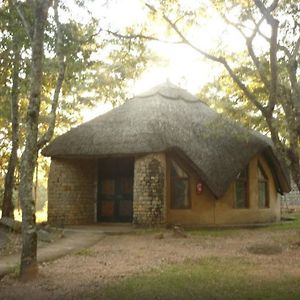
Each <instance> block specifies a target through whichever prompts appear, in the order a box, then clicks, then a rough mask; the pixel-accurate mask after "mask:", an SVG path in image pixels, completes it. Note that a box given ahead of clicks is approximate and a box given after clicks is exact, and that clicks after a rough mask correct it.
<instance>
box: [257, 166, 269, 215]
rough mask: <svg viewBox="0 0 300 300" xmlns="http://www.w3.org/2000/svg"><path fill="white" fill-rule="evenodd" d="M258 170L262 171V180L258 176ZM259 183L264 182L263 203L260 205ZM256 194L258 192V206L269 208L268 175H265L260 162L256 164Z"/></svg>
mask: <svg viewBox="0 0 300 300" xmlns="http://www.w3.org/2000/svg"><path fill="white" fill-rule="evenodd" d="M259 172H261V173H262V175H263V177H264V179H263V180H262V179H261V178H259ZM260 183H264V184H265V205H264V206H260V190H259V188H260ZM257 194H258V208H259V209H264V208H270V194H269V177H268V176H267V174H266V172H265V170H264V168H263V166H262V165H261V163H260V162H258V164H257Z"/></svg>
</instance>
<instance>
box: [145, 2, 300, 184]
mask: <svg viewBox="0 0 300 300" xmlns="http://www.w3.org/2000/svg"><path fill="white" fill-rule="evenodd" d="M147 6H148V8H149V10H150V15H151V18H155V19H159V20H160V21H159V22H162V21H163V22H164V23H165V24H166V27H167V28H168V29H169V31H170V32H171V39H172V40H173V39H174V36H175V37H177V39H179V42H181V43H183V44H185V45H188V46H189V47H191V48H192V49H194V50H195V51H196V52H198V53H199V55H201V56H202V57H204V58H206V59H208V60H210V61H212V62H215V63H218V64H219V65H221V66H223V68H224V69H225V71H226V75H224V74H223V75H222V76H221V77H220V78H219V80H218V82H215V84H216V85H217V87H214V86H212V85H210V86H207V87H206V90H204V92H203V93H202V94H204V97H205V96H206V97H205V98H208V97H210V98H211V97H214V94H216V96H217V97H218V99H219V101H217V102H216V103H215V104H216V106H217V107H218V108H219V109H222V110H225V111H226V112H229V114H230V115H231V116H233V117H235V118H237V117H238V119H242V120H243V121H244V122H246V123H248V124H249V123H251V127H253V128H257V129H261V130H262V131H263V132H265V133H266V132H267V131H268V132H269V133H270V136H271V138H272V140H273V143H274V145H275V148H276V150H277V153H278V154H279V155H280V156H281V158H282V159H284V160H285V161H286V163H287V164H288V166H289V167H290V169H291V173H292V175H293V179H294V181H295V182H296V184H297V186H298V188H300V162H299V161H300V157H299V152H300V151H299V148H300V125H299V124H300V101H299V99H300V81H299V64H298V61H299V59H300V20H299V19H300V7H299V1H297V0H292V1H277V0H274V1H261V0H254V1H236V0H229V1H219V0H211V1H203V2H200V3H199V5H198V6H196V7H194V9H193V10H191V9H190V7H189V6H188V5H184V1H180V0H178V1H174V0H166V1H154V2H153V3H152V4H151V5H150V4H148V5H147ZM187 7H188V8H187ZM197 12H198V13H197ZM199 16H202V20H205V18H207V17H209V16H210V17H216V18H218V20H219V24H221V25H220V26H219V27H224V29H222V32H220V40H219V45H218V47H216V48H215V49H207V48H206V47H205V45H204V43H201V41H200V39H199V38H198V39H197V38H196V37H197V33H198V34H199V33H200V34H201V28H202V27H203V21H200V22H199ZM229 28H231V32H232V30H235V31H236V32H238V33H239V34H240V37H241V44H242V45H243V47H239V48H240V49H233V48H232V47H231V40H230V34H229V32H230V31H229ZM217 88H218V89H217ZM224 100H225V101H226V104H223V103H222V104H221V105H220V102H221V101H224ZM239 110H241V112H242V113H245V114H244V115H242V116H241V114H240V111H239Z"/></svg>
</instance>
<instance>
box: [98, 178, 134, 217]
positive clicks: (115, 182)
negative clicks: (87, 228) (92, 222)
mask: <svg viewBox="0 0 300 300" xmlns="http://www.w3.org/2000/svg"><path fill="white" fill-rule="evenodd" d="M98 191H99V193H98V197H99V198H98V210H97V211H98V221H99V222H132V214H133V213H132V212H133V209H132V202H133V178H132V177H128V176H127V177H124V176H118V177H112V178H99V189H98Z"/></svg>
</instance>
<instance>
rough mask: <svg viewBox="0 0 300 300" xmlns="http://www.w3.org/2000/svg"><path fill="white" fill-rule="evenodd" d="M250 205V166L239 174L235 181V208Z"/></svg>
mask: <svg viewBox="0 0 300 300" xmlns="http://www.w3.org/2000/svg"><path fill="white" fill-rule="evenodd" d="M248 206H249V205H248V166H247V167H246V168H245V169H244V170H243V171H242V172H240V173H239V174H238V176H237V179H236V181H235V205H234V207H235V208H247V207H248Z"/></svg>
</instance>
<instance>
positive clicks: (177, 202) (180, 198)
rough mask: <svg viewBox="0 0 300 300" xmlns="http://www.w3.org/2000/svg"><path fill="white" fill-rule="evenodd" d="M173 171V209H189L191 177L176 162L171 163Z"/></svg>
mask: <svg viewBox="0 0 300 300" xmlns="http://www.w3.org/2000/svg"><path fill="white" fill-rule="evenodd" d="M170 170H171V208H189V207H190V199H189V177H188V175H187V173H186V172H185V171H184V170H183V169H182V168H181V167H180V166H179V165H178V164H177V163H176V162H175V161H174V160H171V161H170Z"/></svg>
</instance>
